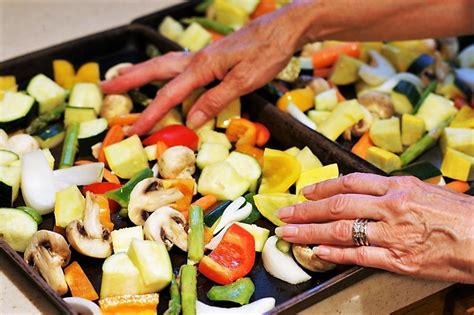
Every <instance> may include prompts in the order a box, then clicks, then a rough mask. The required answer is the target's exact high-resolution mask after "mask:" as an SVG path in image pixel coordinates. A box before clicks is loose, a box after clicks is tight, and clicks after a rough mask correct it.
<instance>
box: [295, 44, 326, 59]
mask: <svg viewBox="0 0 474 315" xmlns="http://www.w3.org/2000/svg"><path fill="white" fill-rule="evenodd" d="M321 48H322V43H321V42H315V43H309V44H306V45H304V46H303V49H301V54H300V56H301V57H312V56H313V53H314V52H316V51H318V50H320V49H321Z"/></svg>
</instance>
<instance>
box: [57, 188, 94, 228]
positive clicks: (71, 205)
mask: <svg viewBox="0 0 474 315" xmlns="http://www.w3.org/2000/svg"><path fill="white" fill-rule="evenodd" d="M85 205H86V202H85V199H84V197H83V196H82V194H81V191H80V190H79V188H77V186H75V185H72V186H69V187H68V188H66V189H63V190H60V191H58V192H57V193H56V203H55V205H54V219H55V220H54V221H55V223H56V225H58V226H60V227H63V228H65V227H66V226H67V225H68V224H69V223H71V222H72V221H75V220H81V219H82V218H83V217H84V208H85Z"/></svg>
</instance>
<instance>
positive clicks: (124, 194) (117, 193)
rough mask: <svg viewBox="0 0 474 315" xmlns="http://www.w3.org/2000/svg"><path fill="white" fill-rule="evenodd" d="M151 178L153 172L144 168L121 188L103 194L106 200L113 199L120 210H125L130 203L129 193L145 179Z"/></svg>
mask: <svg viewBox="0 0 474 315" xmlns="http://www.w3.org/2000/svg"><path fill="white" fill-rule="evenodd" d="M152 176H153V172H152V170H151V169H149V168H145V169H143V170H142V171H140V172H139V173H137V174H136V175H135V176H134V177H132V178H131V179H130V180H129V181H128V182H127V183H126V184H125V185H123V186H122V187H120V188H118V189H116V190H111V191H108V192H106V193H105V196H106V197H107V198H110V199H113V200H115V201H116V202H118V203H119V204H120V206H122V208H127V207H128V203H129V201H130V193H131V192H132V190H133V188H135V186H136V185H137V184H138V183H139V182H141V181H142V180H144V179H145V178H149V177H152Z"/></svg>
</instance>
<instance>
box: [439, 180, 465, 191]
mask: <svg viewBox="0 0 474 315" xmlns="http://www.w3.org/2000/svg"><path fill="white" fill-rule="evenodd" d="M445 187H447V188H449V189H451V190H454V191H457V192H460V193H465V192H466V191H468V190H469V189H471V186H469V184H468V183H467V182H464V181H461V180H455V181H452V182H450V183H447V184H446V186H445Z"/></svg>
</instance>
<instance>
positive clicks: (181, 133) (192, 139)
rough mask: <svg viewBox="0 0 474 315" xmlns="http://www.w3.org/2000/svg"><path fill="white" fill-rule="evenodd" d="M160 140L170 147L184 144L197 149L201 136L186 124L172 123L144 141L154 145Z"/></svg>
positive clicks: (145, 143)
mask: <svg viewBox="0 0 474 315" xmlns="http://www.w3.org/2000/svg"><path fill="white" fill-rule="evenodd" d="M158 141H162V142H164V143H165V144H166V145H167V146H168V148H171V147H175V146H178V145H183V146H186V147H188V148H190V149H191V150H193V151H196V149H197V146H198V142H199V137H198V135H197V134H196V133H195V132H194V131H193V130H192V129H189V128H188V127H186V126H183V125H171V126H166V127H163V128H161V129H160V130H158V131H156V132H154V133H153V134H151V135H150V136H149V137H147V138H146V139H145V140H143V141H142V142H143V144H144V145H153V144H156V143H158Z"/></svg>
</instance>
